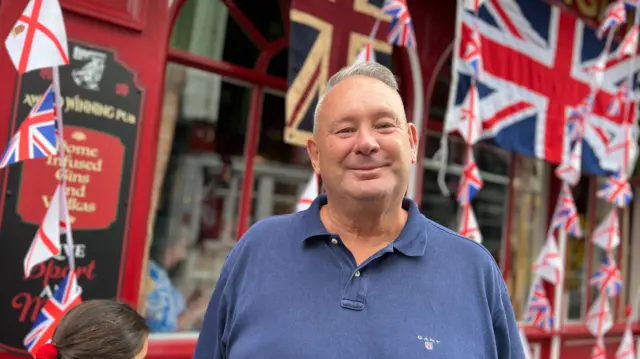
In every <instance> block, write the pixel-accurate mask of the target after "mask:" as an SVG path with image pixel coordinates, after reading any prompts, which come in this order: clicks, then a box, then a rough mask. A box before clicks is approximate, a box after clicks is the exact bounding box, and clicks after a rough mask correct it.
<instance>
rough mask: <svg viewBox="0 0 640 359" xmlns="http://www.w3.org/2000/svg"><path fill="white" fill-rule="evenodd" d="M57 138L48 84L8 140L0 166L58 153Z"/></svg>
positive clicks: (52, 97) (50, 89)
mask: <svg viewBox="0 0 640 359" xmlns="http://www.w3.org/2000/svg"><path fill="white" fill-rule="evenodd" d="M57 138H58V136H57V133H56V121H55V116H54V94H53V89H52V87H51V86H49V88H48V89H47V91H45V93H44V94H43V95H42V96H41V97H40V99H39V100H38V102H36V104H35V105H34V106H33V108H31V111H30V112H29V115H27V118H26V119H25V120H24V121H23V122H22V124H21V125H20V127H19V128H18V131H16V133H15V134H14V135H13V137H12V138H11V140H10V141H9V145H8V146H7V149H6V150H5V151H4V154H3V155H2V159H1V160H0V168H4V167H5V166H7V165H12V164H14V163H17V162H20V161H24V160H33V159H36V158H43V157H49V156H52V155H55V154H56V153H58V150H57V144H58V140H57Z"/></svg>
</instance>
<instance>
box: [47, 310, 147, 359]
mask: <svg viewBox="0 0 640 359" xmlns="http://www.w3.org/2000/svg"><path fill="white" fill-rule="evenodd" d="M148 334H149V327H148V326H147V324H146V323H145V321H144V318H143V317H142V316H140V314H138V312H136V311H135V310H134V309H133V308H131V307H130V306H128V305H127V304H125V303H120V302H116V301H112V300H90V301H86V302H84V303H82V304H80V305H78V306H76V307H74V308H72V309H71V310H69V312H67V314H65V316H64V317H63V318H62V320H61V321H60V324H58V327H57V328H56V331H55V333H54V334H53V338H52V340H51V341H52V342H53V343H54V344H55V345H56V347H57V349H58V359H90V358H109V359H133V358H134V357H135V356H136V355H137V354H138V353H140V351H141V350H142V348H143V346H144V343H145V341H146V340H147V336H148Z"/></svg>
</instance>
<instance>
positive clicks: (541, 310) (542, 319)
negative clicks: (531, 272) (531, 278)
mask: <svg viewBox="0 0 640 359" xmlns="http://www.w3.org/2000/svg"><path fill="white" fill-rule="evenodd" d="M524 321H525V324H528V325H534V326H536V327H538V328H540V329H542V330H543V331H545V332H550V331H551V329H552V328H553V314H552V311H551V303H549V299H548V298H547V293H546V292H545V291H544V287H543V286H542V282H541V281H540V279H536V281H535V282H534V283H533V286H532V287H531V292H530V293H529V300H528V303H527V312H526V313H525V320H524Z"/></svg>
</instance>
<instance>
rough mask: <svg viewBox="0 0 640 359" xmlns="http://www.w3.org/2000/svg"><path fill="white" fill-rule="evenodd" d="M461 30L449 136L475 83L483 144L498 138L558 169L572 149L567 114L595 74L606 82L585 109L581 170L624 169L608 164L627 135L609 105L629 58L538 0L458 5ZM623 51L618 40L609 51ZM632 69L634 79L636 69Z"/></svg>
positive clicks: (504, 145)
mask: <svg viewBox="0 0 640 359" xmlns="http://www.w3.org/2000/svg"><path fill="white" fill-rule="evenodd" d="M476 29H477V32H478V33H479V37H480V52H481V57H482V71H481V72H480V74H479V76H478V78H477V80H476V81H472V77H473V76H474V73H475V71H474V68H473V67H472V66H470V65H469V64H468V63H467V62H466V61H464V60H463V57H464V55H465V52H466V49H467V48H468V46H469V43H472V42H473V35H474V31H476ZM456 33H457V34H459V36H457V37H456V40H455V41H456V42H455V46H454V54H453V63H452V84H451V87H450V94H449V104H448V108H447V113H446V118H445V121H446V122H445V131H446V132H447V133H450V132H454V131H459V128H460V126H459V122H460V119H462V118H463V117H464V116H463V115H462V113H463V110H466V108H467V107H468V106H466V105H467V101H466V98H467V97H468V93H469V88H470V87H471V86H472V84H473V83H475V85H476V86H477V92H478V110H479V113H478V115H477V117H478V118H479V119H481V126H480V131H481V132H480V135H479V140H485V139H492V140H493V142H494V143H495V144H496V145H497V146H499V147H502V148H504V149H506V150H508V151H512V152H517V153H520V154H523V155H526V156H531V157H536V158H540V159H544V160H546V161H547V162H550V163H552V164H560V163H562V160H563V158H564V157H565V156H566V155H567V154H568V153H569V150H570V148H571V147H572V146H571V144H572V140H571V139H570V138H569V137H568V136H567V131H568V129H567V122H568V121H567V120H568V117H569V116H570V115H571V114H572V110H575V109H576V108H577V107H578V106H580V104H581V103H582V102H583V100H584V99H585V98H587V97H588V96H589V95H590V94H591V93H592V87H593V77H594V75H597V74H595V73H594V71H595V72H600V74H601V75H602V76H597V77H602V81H601V85H600V86H599V89H598V91H597V93H595V94H594V95H595V97H594V99H593V106H592V109H591V110H590V111H588V112H586V116H587V121H585V123H584V141H583V144H582V154H583V156H582V166H581V167H582V172H583V173H588V174H597V175H608V174H609V173H611V172H613V171H616V170H617V169H618V168H616V167H615V166H613V165H611V164H609V163H606V161H605V159H606V157H607V156H608V153H607V145H608V144H609V143H610V142H611V141H613V139H614V138H616V137H617V136H622V135H623V132H624V131H623V129H622V128H621V124H622V116H621V115H619V116H615V117H609V116H607V114H606V108H607V105H608V104H609V103H610V102H611V100H612V98H613V96H614V95H615V93H616V91H617V90H618V84H619V83H620V82H621V81H622V80H623V79H625V78H627V77H628V76H629V68H630V66H631V65H633V64H632V63H631V62H632V59H631V58H630V57H627V58H624V59H617V58H613V57H611V56H609V54H608V53H605V54H604V56H601V54H602V52H603V51H602V50H603V47H604V44H603V42H602V41H600V40H598V39H597V36H596V34H595V31H594V30H593V29H591V28H589V27H587V26H585V25H584V23H583V22H582V21H581V20H579V19H578V18H576V17H574V16H572V15H571V14H569V13H568V12H566V11H561V10H560V9H559V8H558V7H557V6H554V5H551V4H549V3H548V2H545V1H542V2H541V1H539V0H495V1H488V2H485V3H484V4H483V5H482V10H481V11H479V12H478V13H477V15H476V14H473V13H471V12H469V11H467V10H465V9H464V8H463V7H462V6H460V7H458V13H457V20H456ZM617 46H618V43H617V42H616V41H614V42H613V46H612V48H611V50H610V52H614V51H615V50H616V48H617ZM607 58H610V60H608V61H606V59H607ZM603 60H605V61H603ZM633 66H634V67H633V71H634V74H635V73H637V71H638V64H635V65H633ZM548 79H554V81H549V80H548ZM634 89H635V84H634ZM463 137H464V136H463Z"/></svg>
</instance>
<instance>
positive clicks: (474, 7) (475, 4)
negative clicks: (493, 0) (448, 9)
mask: <svg viewBox="0 0 640 359" xmlns="http://www.w3.org/2000/svg"><path fill="white" fill-rule="evenodd" d="M463 1H464V8H465V9H467V10H470V11H473V12H478V10H480V7H481V6H482V4H483V3H484V2H485V0H463Z"/></svg>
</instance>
